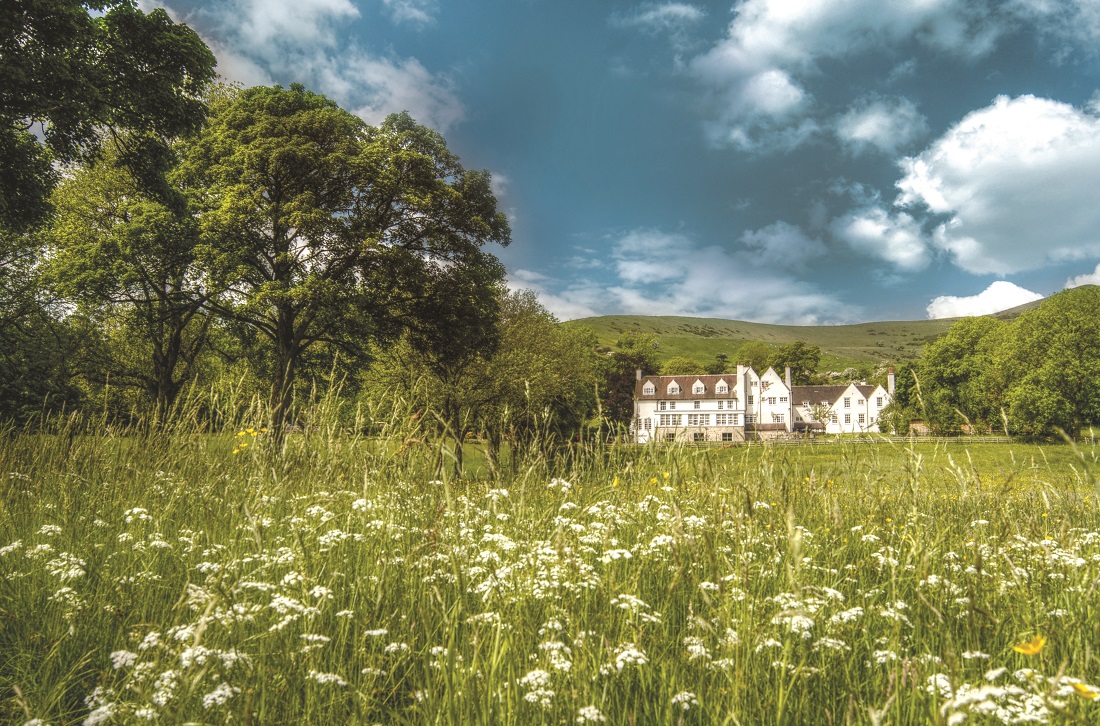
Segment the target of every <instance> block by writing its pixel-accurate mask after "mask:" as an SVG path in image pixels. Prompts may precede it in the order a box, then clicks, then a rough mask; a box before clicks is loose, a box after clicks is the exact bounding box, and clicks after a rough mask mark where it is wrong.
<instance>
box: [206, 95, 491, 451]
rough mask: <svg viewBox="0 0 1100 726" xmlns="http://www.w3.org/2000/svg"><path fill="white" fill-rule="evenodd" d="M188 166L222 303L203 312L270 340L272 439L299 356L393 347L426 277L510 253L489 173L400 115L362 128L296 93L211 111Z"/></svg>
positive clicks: (239, 100)
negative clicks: (466, 163)
mask: <svg viewBox="0 0 1100 726" xmlns="http://www.w3.org/2000/svg"><path fill="white" fill-rule="evenodd" d="M185 166H186V169H187V170H188V174H189V177H190V185H191V187H192V188H193V189H196V190H199V191H200V192H201V196H202V207H201V217H200V222H201V227H202V231H203V234H204V236H205V237H206V239H207V240H208V241H207V242H206V243H205V244H204V245H203V246H201V247H200V248H199V258H200V260H201V261H202V262H203V263H204V264H205V265H206V267H207V269H208V275H209V280H210V284H211V286H212V287H214V288H218V289H225V290H226V291H227V292H226V293H225V294H223V295H220V296H218V297H216V298H214V299H212V300H211V301H210V302H208V303H207V307H208V308H209V309H211V310H213V311H215V312H216V313H218V314H220V315H223V316H225V317H227V318H231V319H234V320H237V321H239V322H242V323H244V324H246V325H249V326H251V327H253V328H254V329H256V330H257V331H259V332H260V333H261V334H262V335H263V336H265V337H266V338H267V339H268V340H269V341H270V343H271V346H272V380H271V391H270V395H269V404H270V409H271V424H272V427H273V429H274V431H275V432H276V433H277V434H280V433H281V431H282V429H283V425H284V424H285V423H286V421H287V417H288V415H289V409H290V404H291V400H292V392H293V385H294V380H295V376H296V373H297V366H298V364H299V362H300V359H301V356H302V354H303V352H304V351H305V350H307V349H308V348H310V347H311V346H313V345H315V344H318V343H320V342H326V341H327V342H330V343H334V344H337V343H342V344H347V345H363V344H366V343H367V342H369V341H370V340H372V339H378V338H386V337H390V338H392V337H394V336H395V335H396V334H397V333H398V332H400V330H402V329H403V325H404V323H405V322H407V321H408V319H409V317H410V316H412V315H414V314H415V313H416V311H417V310H418V308H417V306H416V303H417V300H418V299H419V295H420V292H422V291H423V289H424V287H423V286H422V285H421V284H419V281H422V280H423V279H425V277H426V276H429V275H430V273H431V271H432V270H433V269H435V268H437V267H439V266H446V265H453V264H461V263H463V262H464V261H466V260H468V259H470V258H472V257H476V256H478V255H480V254H482V253H481V247H482V246H483V245H484V244H486V243H488V242H498V243H500V244H502V245H505V244H507V243H508V241H509V236H510V230H509V228H508V222H507V220H506V219H505V217H504V215H503V214H502V213H500V212H498V211H497V209H496V200H495V198H494V197H493V194H492V192H491V190H490V186H489V175H488V173H485V172H476V171H470V172H467V171H466V170H465V169H463V168H462V166H461V165H460V164H459V162H458V159H457V157H455V156H454V155H453V154H451V153H450V151H448V149H447V146H446V142H445V141H444V140H443V137H442V136H441V135H439V134H438V133H436V132H435V131H432V130H431V129H428V128H426V127H424V126H420V125H418V124H416V122H414V121H413V120H412V118H411V117H409V116H408V115H407V114H396V115H393V116H390V117H389V118H387V119H386V120H385V121H384V122H383V123H382V125H381V126H379V127H377V128H372V127H369V126H367V125H366V124H364V123H363V122H362V121H360V120H359V119H358V118H356V117H355V116H352V115H351V114H349V113H347V112H346V111H344V110H342V109H340V108H339V107H338V106H337V105H336V104H335V103H333V102H332V101H330V100H328V99H326V98H325V97H324V96H320V95H317V94H314V93H311V92H309V91H307V90H305V89H304V88H303V87H301V86H299V85H294V86H291V87H290V88H289V89H283V88H281V87H278V86H276V87H274V88H264V87H257V88H251V89H248V90H245V91H243V92H241V93H240V94H238V95H236V96H229V97H227V98H226V99H224V100H223V101H220V102H219V103H217V104H216V105H215V107H214V115H213V118H212V119H211V122H210V123H209V124H208V125H207V127H206V129H205V130H204V131H203V133H202V134H201V135H200V136H199V137H198V138H197V140H196V141H195V142H194V143H193V144H191V145H190V148H189V151H188V154H187V158H186V164H185ZM420 309H421V310H422V308H420ZM349 331H350V332H349Z"/></svg>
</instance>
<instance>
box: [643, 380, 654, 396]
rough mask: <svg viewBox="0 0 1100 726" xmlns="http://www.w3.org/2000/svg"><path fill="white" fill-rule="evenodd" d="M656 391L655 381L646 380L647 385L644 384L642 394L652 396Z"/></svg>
mask: <svg viewBox="0 0 1100 726" xmlns="http://www.w3.org/2000/svg"><path fill="white" fill-rule="evenodd" d="M656 392H657V387H656V386H654V385H653V381H646V382H645V385H644V386H642V395H643V396H652V395H653V394H654V393H656Z"/></svg>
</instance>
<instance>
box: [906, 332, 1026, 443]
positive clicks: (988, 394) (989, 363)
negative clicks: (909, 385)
mask: <svg viewBox="0 0 1100 726" xmlns="http://www.w3.org/2000/svg"><path fill="white" fill-rule="evenodd" d="M1006 327H1007V323H1004V322H1002V321H1000V320H997V319H996V318H991V317H973V318H963V319H962V320H960V321H959V322H957V323H955V324H954V325H952V326H951V328H950V329H948V331H947V333H946V334H945V335H944V336H943V337H941V338H938V339H936V340H935V341H933V342H932V343H929V344H928V346H927V347H926V348H925V349H924V354H923V356H922V360H921V365H920V371H919V373H918V375H917V378H918V380H919V382H920V391H921V401H922V403H923V407H924V414H925V417H926V419H927V420H928V423H929V425H930V426H931V428H932V430H933V431H936V432H937V433H947V434H951V433H958V432H959V431H960V430H961V429H962V426H963V425H964V424H965V423H966V422H968V421H969V422H970V423H971V424H972V425H974V426H976V427H979V428H989V427H990V426H991V425H993V423H994V421H995V418H996V417H998V416H999V411H1000V409H1001V400H1000V394H999V392H998V391H997V390H996V388H995V387H994V386H992V385H991V379H990V377H989V374H990V372H991V371H992V370H993V368H994V360H995V351H996V349H997V346H998V344H999V342H1000V340H1001V337H1002V336H1003V334H1004V331H1005V328H1006Z"/></svg>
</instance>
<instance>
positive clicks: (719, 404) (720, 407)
mask: <svg viewBox="0 0 1100 726" xmlns="http://www.w3.org/2000/svg"><path fill="white" fill-rule="evenodd" d="M722 403H723V401H719V402H718V410H719V411H721V410H722Z"/></svg>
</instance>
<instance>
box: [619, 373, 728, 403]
mask: <svg viewBox="0 0 1100 726" xmlns="http://www.w3.org/2000/svg"><path fill="white" fill-rule="evenodd" d="M722 380H724V381H725V382H726V384H727V385H729V387H730V390H729V392H728V393H715V392H714V388H715V386H717V385H718V381H722ZM673 381H676V382H677V383H679V384H680V392H679V393H669V392H668V384H669V383H672V382H673ZM696 381H701V382H702V384H703V385H704V386H705V387H706V390H705V391H704V392H703V393H692V392H691V388H692V386H694V385H695V382H696ZM647 382H652V383H653V386H654V387H655V388H656V389H657V390H656V392H654V393H653V395H651V396H644V395H642V388H643V387H645V384H646V383H647ZM634 398H638V399H642V400H647V399H648V400H652V401H656V400H658V399H660V400H662V401H693V400H707V399H718V398H722V399H726V398H737V374H736V373H723V374H721V375H716V376H712V375H704V376H642V380H640V381H637V382H635V384H634Z"/></svg>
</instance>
